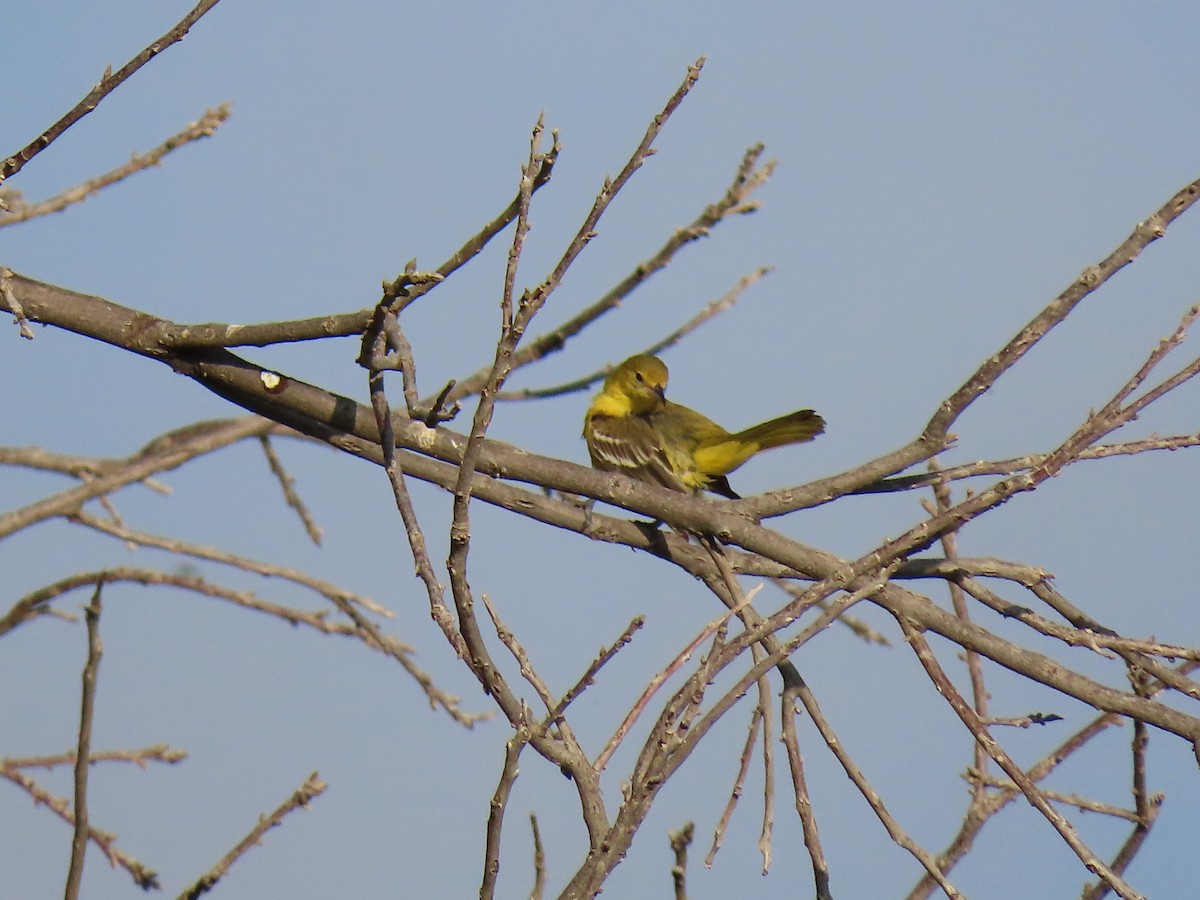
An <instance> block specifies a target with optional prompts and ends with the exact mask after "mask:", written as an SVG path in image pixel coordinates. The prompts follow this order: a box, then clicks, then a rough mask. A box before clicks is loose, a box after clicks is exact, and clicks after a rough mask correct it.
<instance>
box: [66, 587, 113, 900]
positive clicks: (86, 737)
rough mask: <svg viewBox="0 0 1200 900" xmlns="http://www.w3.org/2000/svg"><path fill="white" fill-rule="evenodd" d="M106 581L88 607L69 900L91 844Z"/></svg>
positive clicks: (76, 893) (75, 892) (76, 892)
mask: <svg viewBox="0 0 1200 900" xmlns="http://www.w3.org/2000/svg"><path fill="white" fill-rule="evenodd" d="M103 591H104V582H103V581H99V582H97V583H96V590H95V591H94V592H93V593H92V602H91V603H89V604H88V605H87V606H86V607H85V608H84V616H85V619H86V621H87V638H88V655H87V663H85V664H84V667H83V699H82V702H81V703H80V714H79V744H78V746H77V748H76V750H75V831H74V834H73V836H72V839H71V864H70V866H69V868H68V869H67V889H66V891H65V893H64V895H63V896H64V897H66V898H67V900H78V897H79V887H80V884H81V883H82V881H83V860H84V857H85V856H86V854H87V845H88V802H87V788H88V771H89V769H90V768H91V765H92V759H91V751H92V722H93V721H94V720H95V715H96V680H97V676H98V675H99V672H100V657H101V656H103V654H104V645H103V644H102V643H101V641H100V612H101V609H102V607H103V603H102V601H101V594H102V593H103Z"/></svg>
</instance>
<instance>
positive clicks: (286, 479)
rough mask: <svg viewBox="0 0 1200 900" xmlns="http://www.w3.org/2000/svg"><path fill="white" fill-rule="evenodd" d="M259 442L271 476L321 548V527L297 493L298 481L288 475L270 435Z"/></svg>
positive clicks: (311, 538) (260, 437) (309, 535)
mask: <svg viewBox="0 0 1200 900" xmlns="http://www.w3.org/2000/svg"><path fill="white" fill-rule="evenodd" d="M258 442H259V444H260V445H261V446H262V450H263V453H264V454H265V455H266V457H267V464H268V465H269V466H270V467H271V474H273V475H274V476H275V479H276V480H277V481H278V482H279V486H280V487H281V488H283V497H284V499H285V500H286V501H287V505H288V506H290V507H291V508H292V509H294V510H295V511H296V515H298V516H299V517H300V522H301V523H302V524H303V525H304V530H305V531H306V532H307V533H308V538H309V540H311V541H312V542H313V543H314V544H316V545H317V546H318V547H319V546H321V527H320V526H319V525H318V524H317V523H316V521H315V520H314V519H313V517H312V513H310V512H309V511H308V506H307V505H305V503H304V500H303V499H302V498H301V497H300V495H299V494H298V493H297V492H296V479H294V478H293V477H292V476H291V475H290V474H288V471H287V469H285V468H284V466H283V461H282V460H281V459H280V458H279V455H278V454H277V453H276V452H275V448H274V447H273V446H272V445H271V438H270V437H269V436H268V435H265V434H260V435H259V436H258Z"/></svg>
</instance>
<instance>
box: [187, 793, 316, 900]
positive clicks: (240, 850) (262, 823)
mask: <svg viewBox="0 0 1200 900" xmlns="http://www.w3.org/2000/svg"><path fill="white" fill-rule="evenodd" d="M328 786H329V785H327V784H326V783H325V782H324V781H322V780H321V779H320V777H318V775H317V773H316V772H313V773H312V774H311V775H309V776H308V778H306V779H305V781H304V784H302V785H300V787H299V788H298V789H297V790H296V791H295V792H294V793H293V794H292V796H290V797H289V798H288V799H287V800H285V801H284V802H283V803H282V804H280V806H279V808H278V809H276V810H275V811H274V812H273V813H271V814H270V815H268V816H261V817H259V821H258V824H257V825H255V826H254V827H253V828H252V829H250V833H249V834H247V835H246V836H245V837H244V838H242V839H241V840H240V841H239V842H238V844H237V846H235V847H234V848H233V849H232V850H230V851H229V852H228V853H226V854H225V856H223V857H222V858H221V860H220V861H219V862H218V863H217V864H216V865H215V866H213V867H212V868H211V869H209V870H208V871H207V872H205V873H204V874H203V875H201V876H200V878H199V879H197V880H196V883H195V884H193V885H192V886H191V887H190V888H188V889H187V890H186V891H184V892H183V893H182V894H180V895H179V900H196V898H197V897H200V896H201V895H203V894H206V893H208V892H209V891H211V890H212V889H213V888H214V887H215V886H216V884H217V882H218V881H220V880H221V879H222V878H223V877H224V876H225V873H226V872H228V871H229V869H230V867H231V866H232V865H233V864H234V863H235V862H237V861H238V859H240V858H241V857H242V856H244V855H245V854H246V852H247V851H248V850H250V848H251V847H255V846H257V845H258V844H259V843H260V842H261V841H262V839H263V837H264V836H265V835H266V833H267V832H268V831H270V830H271V829H272V828H275V827H276V826H278V825H282V824H283V820H284V818H285V817H286V816H287V815H288V813H290V812H292V811H293V810H296V809H299V808H301V807H303V808H305V809H307V808H308V804H309V803H311V802H312V801H313V800H314V799H316V798H317V797H319V796H321V794H323V793H324V792H325V788H327V787H328Z"/></svg>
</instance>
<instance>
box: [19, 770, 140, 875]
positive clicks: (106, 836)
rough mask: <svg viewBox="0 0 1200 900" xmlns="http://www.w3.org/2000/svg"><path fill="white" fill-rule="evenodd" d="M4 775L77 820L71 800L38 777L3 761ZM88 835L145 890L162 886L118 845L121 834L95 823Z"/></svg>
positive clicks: (60, 813)
mask: <svg viewBox="0 0 1200 900" xmlns="http://www.w3.org/2000/svg"><path fill="white" fill-rule="evenodd" d="M0 778H4V779H6V780H7V781H9V782H11V783H12V784H15V785H16V786H17V787H19V788H20V789H21V790H23V791H25V793H27V794H28V795H29V796H30V797H32V798H33V801H34V803H36V804H38V805H39V806H44V807H46V808H47V809H48V810H50V811H51V812H52V813H54V814H55V815H56V816H58V817H59V818H60V819H62V820H63V821H64V822H66V823H67V824H69V825H72V826H73V825H74V823H75V813H74V811H73V810H72V809H71V804H70V803H68V802H67V801H66V800H65V799H63V798H62V797H58V796H55V795H54V794H52V793H50V792H49V791H47V790H46V789H45V788H43V787H42V786H41V785H39V784H38V783H37V782H36V781H34V780H33V779H32V778H30V777H29V776H28V775H26V774H25V773H24V772H21V771H19V770H17V769H16V768H9V767H6V766H3V765H0ZM88 838H89V839H90V840H91V841H92V843H94V844H95V845H96V846H97V847H98V848H99V849H100V852H101V853H103V854H104V856H105V858H106V859H107V860H108V861H109V863H111V864H112V866H113V867H114V868H116V867H120V868H122V869H124V870H125V871H126V872H128V873H129V875H130V877H131V878H132V879H133V882H134V884H136V885H137V886H138V887H140V888H142V890H146V891H150V890H159V889H160V888H161V887H162V886H161V885H160V884H159V883H158V873H157V872H155V871H154V870H153V869H151V868H149V867H147V866H145V865H143V864H142V863H140V862H138V860H136V859H134V858H133V857H132V856H130V855H129V854H128V853H125V852H124V851H122V850H120V849H119V848H118V847H117V846H116V840H117V836H116V835H115V834H112V833H111V832H107V831H101V830H100V829H98V828H95V827H94V826H89V827H88Z"/></svg>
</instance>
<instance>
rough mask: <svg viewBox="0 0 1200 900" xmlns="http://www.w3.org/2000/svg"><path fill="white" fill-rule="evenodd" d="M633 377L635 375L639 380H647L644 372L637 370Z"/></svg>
mask: <svg viewBox="0 0 1200 900" xmlns="http://www.w3.org/2000/svg"><path fill="white" fill-rule="evenodd" d="M633 377H634V378H636V379H637V380H638V381H645V380H646V379H645V378H644V377H643V376H642V373H641V372H635V373H634V375H633Z"/></svg>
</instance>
